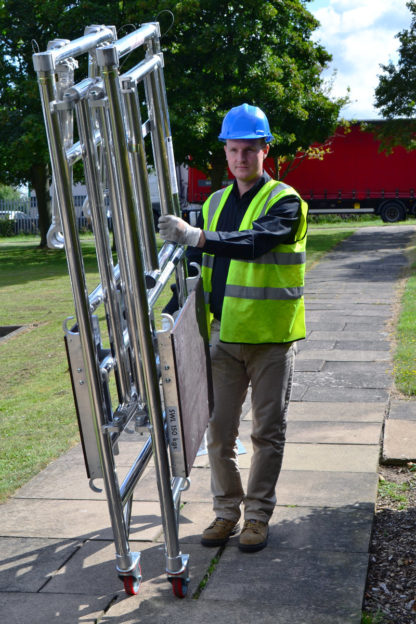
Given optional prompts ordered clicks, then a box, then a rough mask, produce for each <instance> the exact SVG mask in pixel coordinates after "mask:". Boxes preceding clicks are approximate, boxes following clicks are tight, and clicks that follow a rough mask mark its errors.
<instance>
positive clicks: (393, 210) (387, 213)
mask: <svg viewBox="0 0 416 624" xmlns="http://www.w3.org/2000/svg"><path fill="white" fill-rule="evenodd" d="M380 217H381V218H382V220H383V221H384V223H396V222H397V221H401V220H403V219H405V218H406V212H405V210H404V209H403V206H402V205H401V204H399V203H398V202H395V201H392V202H388V203H387V204H384V206H382V208H381V210H380Z"/></svg>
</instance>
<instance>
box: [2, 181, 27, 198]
mask: <svg viewBox="0 0 416 624" xmlns="http://www.w3.org/2000/svg"><path fill="white" fill-rule="evenodd" d="M21 198H22V194H21V193H20V192H19V191H18V189H16V188H14V187H13V186H8V185H7V184H0V199H21Z"/></svg>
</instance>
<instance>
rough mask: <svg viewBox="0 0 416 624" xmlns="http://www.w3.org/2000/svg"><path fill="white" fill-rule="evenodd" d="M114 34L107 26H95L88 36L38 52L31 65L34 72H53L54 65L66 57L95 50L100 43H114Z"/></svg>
mask: <svg viewBox="0 0 416 624" xmlns="http://www.w3.org/2000/svg"><path fill="white" fill-rule="evenodd" d="M114 39H115V32H114V30H113V28H111V27H108V26H96V27H95V30H92V31H91V32H90V33H89V34H88V35H83V36H82V37H79V38H78V39H73V40H72V41H70V42H69V43H68V44H66V45H63V46H62V47H60V48H54V49H52V50H47V51H46V52H38V53H37V54H34V55H33V64H34V67H35V71H36V72H40V71H45V72H54V71H55V68H56V65H57V64H58V63H60V62H61V61H64V60H65V59H67V58H68V57H76V56H80V55H81V54H84V52H88V50H90V49H91V48H95V47H96V46H97V45H99V44H100V43H105V42H106V41H114Z"/></svg>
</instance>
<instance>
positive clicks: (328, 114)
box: [134, 0, 345, 179]
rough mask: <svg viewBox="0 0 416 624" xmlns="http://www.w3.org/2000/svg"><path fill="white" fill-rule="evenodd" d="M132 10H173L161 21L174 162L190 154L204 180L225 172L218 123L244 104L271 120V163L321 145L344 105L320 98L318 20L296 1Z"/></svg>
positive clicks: (167, 3) (199, 2)
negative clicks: (218, 171) (215, 172)
mask: <svg viewBox="0 0 416 624" xmlns="http://www.w3.org/2000/svg"><path fill="white" fill-rule="evenodd" d="M134 6H135V10H136V11H137V10H138V11H139V13H140V12H142V11H143V12H144V13H146V11H147V15H148V18H149V19H150V18H152V14H153V16H154V15H156V14H157V13H158V12H159V11H162V10H169V11H171V12H172V13H171V14H169V13H167V12H166V13H162V14H161V16H160V21H161V25H162V32H163V31H166V34H165V36H164V37H163V39H162V43H163V50H164V52H165V68H166V69H165V72H166V74H165V78H166V83H167V87H168V99H169V110H170V117H171V123H172V130H173V133H172V134H173V138H174V145H175V154H176V156H177V159H178V160H179V161H182V162H186V161H187V160H189V158H190V155H191V156H192V162H193V164H194V165H195V166H197V167H198V168H200V169H201V170H203V171H204V172H206V173H207V174H208V175H211V173H212V171H211V167H214V168H215V167H217V168H222V170H224V167H225V159H224V154H223V149H222V145H221V143H219V141H218V138H217V137H218V134H219V131H220V128H221V123H222V119H223V117H224V115H225V113H226V112H227V111H228V110H229V109H230V108H231V107H233V106H236V105H239V104H241V103H243V102H248V103H250V104H255V105H258V106H260V107H261V108H262V109H263V110H264V111H265V112H266V114H267V115H268V117H269V121H270V125H271V128H272V131H273V132H274V136H275V144H274V146H273V148H272V152H271V155H272V156H274V157H276V156H278V155H281V154H294V153H295V152H296V151H297V149H298V148H307V147H309V145H310V144H311V143H312V142H314V141H323V140H325V139H326V138H327V137H328V136H329V135H330V134H331V133H332V131H333V130H334V128H335V125H336V122H337V119H338V113H339V110H340V108H341V106H342V104H343V103H344V101H345V100H344V99H337V100H331V99H330V98H328V97H327V95H326V94H325V88H324V85H323V82H322V78H321V72H322V70H323V69H324V68H325V67H326V65H327V64H328V62H329V61H330V59H331V57H330V55H329V54H328V53H327V52H326V51H325V50H324V49H323V48H322V46H320V45H319V44H317V43H313V42H312V41H311V35H312V33H313V31H314V30H315V29H316V28H317V26H318V22H317V21H316V19H315V18H314V17H313V16H312V15H311V14H310V13H309V12H308V11H307V10H306V9H305V7H304V3H303V2H301V1H300V0H287V1H285V2H280V1H279V0H273V1H264V0H262V1H260V2H259V0H247V1H246V2H244V3H241V2H229V1H227V2H226V1H225V0H182V1H174V0H157V1H156V0H152V1H150V2H149V1H148V0H146V2H145V1H144V0H141V1H140V2H135V3H134ZM172 14H173V17H174V23H173V25H172V23H171V20H172ZM211 177H212V176H211ZM219 179H221V176H220V175H219Z"/></svg>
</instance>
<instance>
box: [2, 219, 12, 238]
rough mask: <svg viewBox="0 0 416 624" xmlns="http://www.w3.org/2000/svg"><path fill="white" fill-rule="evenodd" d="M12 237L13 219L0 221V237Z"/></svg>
mask: <svg viewBox="0 0 416 624" xmlns="http://www.w3.org/2000/svg"><path fill="white" fill-rule="evenodd" d="M13 235H14V221H13V219H0V236H13Z"/></svg>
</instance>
